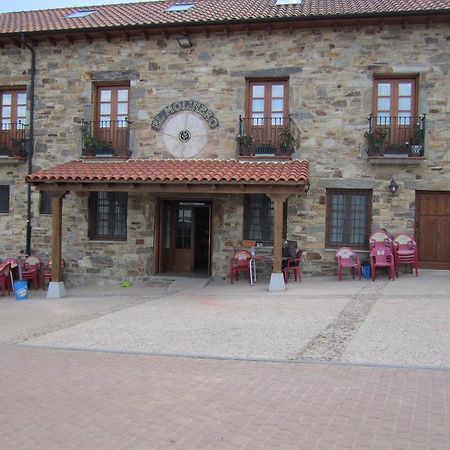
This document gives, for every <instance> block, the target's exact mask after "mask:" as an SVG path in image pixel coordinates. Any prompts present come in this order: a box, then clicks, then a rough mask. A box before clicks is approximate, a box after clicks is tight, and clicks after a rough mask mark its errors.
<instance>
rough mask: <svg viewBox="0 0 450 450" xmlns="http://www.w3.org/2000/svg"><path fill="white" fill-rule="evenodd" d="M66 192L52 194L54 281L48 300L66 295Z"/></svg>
mask: <svg viewBox="0 0 450 450" xmlns="http://www.w3.org/2000/svg"><path fill="white" fill-rule="evenodd" d="M65 195H66V192H54V193H53V192H52V193H51V194H50V196H51V198H52V279H51V281H50V284H49V286H48V291H47V298H61V297H64V295H65V287H64V282H63V273H62V264H61V263H62V204H63V198H64V197H65Z"/></svg>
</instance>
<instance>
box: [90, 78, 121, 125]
mask: <svg viewBox="0 0 450 450" xmlns="http://www.w3.org/2000/svg"><path fill="white" fill-rule="evenodd" d="M125 88H126V89H127V90H128V101H127V109H128V110H127V116H126V117H127V120H129V118H130V82H129V81H123V82H114V83H98V84H96V85H95V90H94V99H93V103H94V121H96V122H100V120H101V119H100V117H101V108H100V105H101V101H100V99H101V91H102V90H103V89H110V90H111V91H112V94H111V114H110V120H111V121H115V120H117V104H118V101H117V91H118V90H120V89H125ZM113 93H115V94H113Z"/></svg>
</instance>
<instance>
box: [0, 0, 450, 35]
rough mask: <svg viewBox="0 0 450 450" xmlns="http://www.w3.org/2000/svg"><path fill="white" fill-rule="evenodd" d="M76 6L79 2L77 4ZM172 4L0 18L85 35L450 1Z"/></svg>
mask: <svg viewBox="0 0 450 450" xmlns="http://www.w3.org/2000/svg"><path fill="white" fill-rule="evenodd" d="M74 3H76V0H74ZM173 3H175V2H174V1H172V0H169V1H157V2H142V3H123V4H115V5H103V6H92V7H80V8H77V7H73V8H59V9H47V10H40V11H25V12H15V13H4V14H0V33H20V32H35V31H57V30H82V29H93V28H97V29H98V28H104V27H105V28H111V27H113V28H114V27H136V26H147V25H150V26H152V25H153V26H154V25H161V26H164V25H174V24H196V23H210V24H212V23H222V22H233V21H238V22H239V21H247V20H270V19H283V18H295V17H298V18H308V17H311V18H314V17H318V16H332V17H336V18H337V17H339V16H347V15H361V14H364V15H365V14H369V15H370V14H377V15H378V14H392V13H405V12H413V11H414V12H418V11H423V12H427V11H428V12H433V11H439V10H448V9H449V8H450V0H396V1H392V0H303V2H302V4H301V5H280V6H276V5H275V3H276V0H226V1H224V0H194V6H193V7H192V8H190V9H188V10H187V11H183V12H167V11H166V10H167V8H168V7H169V6H170V5H172V4H173ZM87 9H93V10H95V11H96V12H95V13H94V14H91V15H88V16H86V17H81V18H73V19H72V18H66V17H65V16H67V15H69V14H71V13H74V12H76V11H79V10H87Z"/></svg>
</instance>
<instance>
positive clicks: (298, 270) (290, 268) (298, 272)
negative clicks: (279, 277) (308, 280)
mask: <svg viewBox="0 0 450 450" xmlns="http://www.w3.org/2000/svg"><path fill="white" fill-rule="evenodd" d="M302 253H303V250H298V251H297V253H296V254H295V258H289V259H287V260H286V266H285V267H284V268H283V275H284V282H285V283H286V284H287V283H288V281H289V272H293V273H294V279H295V281H297V279H298V281H299V282H301V281H302V266H301V260H302Z"/></svg>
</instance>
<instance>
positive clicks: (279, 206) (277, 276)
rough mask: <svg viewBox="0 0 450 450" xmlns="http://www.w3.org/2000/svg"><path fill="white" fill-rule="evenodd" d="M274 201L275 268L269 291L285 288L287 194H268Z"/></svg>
mask: <svg viewBox="0 0 450 450" xmlns="http://www.w3.org/2000/svg"><path fill="white" fill-rule="evenodd" d="M266 195H267V196H268V197H269V198H270V199H271V200H272V201H273V212H274V226H273V266H272V276H271V278H270V286H269V290H273V291H276V290H282V289H284V288H285V283H284V278H283V274H282V271H281V261H282V252H283V203H284V202H285V201H286V199H287V197H288V196H287V195H285V194H266Z"/></svg>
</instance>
